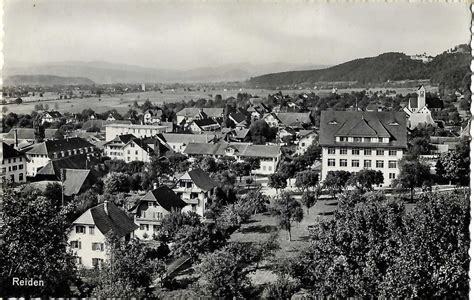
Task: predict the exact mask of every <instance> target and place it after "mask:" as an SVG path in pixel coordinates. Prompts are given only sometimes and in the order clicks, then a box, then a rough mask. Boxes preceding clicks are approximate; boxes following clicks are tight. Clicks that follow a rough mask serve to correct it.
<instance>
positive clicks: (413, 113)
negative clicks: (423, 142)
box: [403, 86, 435, 129]
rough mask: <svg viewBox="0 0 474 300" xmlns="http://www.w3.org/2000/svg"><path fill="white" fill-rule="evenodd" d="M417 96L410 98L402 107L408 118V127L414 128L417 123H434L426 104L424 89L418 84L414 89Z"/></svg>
mask: <svg viewBox="0 0 474 300" xmlns="http://www.w3.org/2000/svg"><path fill="white" fill-rule="evenodd" d="M416 93H417V94H418V98H410V99H409V101H408V105H407V106H405V108H403V111H404V112H405V113H406V116H407V118H408V128H410V129H414V128H416V127H417V126H418V125H435V122H434V120H433V118H432V116H431V111H430V110H429V108H428V106H427V105H426V90H425V87H424V86H420V87H419V88H418V90H417V91H416Z"/></svg>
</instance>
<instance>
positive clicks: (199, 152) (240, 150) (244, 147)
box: [184, 143, 281, 175]
mask: <svg viewBox="0 0 474 300" xmlns="http://www.w3.org/2000/svg"><path fill="white" fill-rule="evenodd" d="M184 154H186V155H188V156H189V157H199V156H210V157H213V158H216V159H219V158H221V157H233V158H235V159H236V160H237V161H243V160H244V159H245V158H247V157H249V158H257V159H259V161H260V168H259V169H257V170H253V171H252V173H254V174H258V175H270V174H273V173H275V171H276V169H277V167H278V163H279V162H280V157H281V147H280V146H279V145H253V144H251V143H218V144H203V143H189V144H188V146H187V147H186V149H185V150H184Z"/></svg>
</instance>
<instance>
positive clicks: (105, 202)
mask: <svg viewBox="0 0 474 300" xmlns="http://www.w3.org/2000/svg"><path fill="white" fill-rule="evenodd" d="M108 205H109V201H108V200H104V211H105V214H106V215H107V216H108V215H109V211H108V209H107V206H108Z"/></svg>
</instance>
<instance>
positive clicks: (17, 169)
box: [0, 142, 26, 183]
mask: <svg viewBox="0 0 474 300" xmlns="http://www.w3.org/2000/svg"><path fill="white" fill-rule="evenodd" d="M0 158H1V160H2V165H1V166H0V178H1V179H2V181H10V182H14V183H21V182H26V156H25V154H23V153H21V152H19V151H17V150H16V149H15V148H13V147H12V146H10V145H8V144H6V143H4V142H2V147H1V149H0Z"/></svg>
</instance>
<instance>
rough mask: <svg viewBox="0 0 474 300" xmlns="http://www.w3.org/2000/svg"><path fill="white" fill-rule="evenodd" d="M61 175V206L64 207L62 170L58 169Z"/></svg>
mask: <svg viewBox="0 0 474 300" xmlns="http://www.w3.org/2000/svg"><path fill="white" fill-rule="evenodd" d="M60 173H61V206H62V207H64V169H60Z"/></svg>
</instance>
